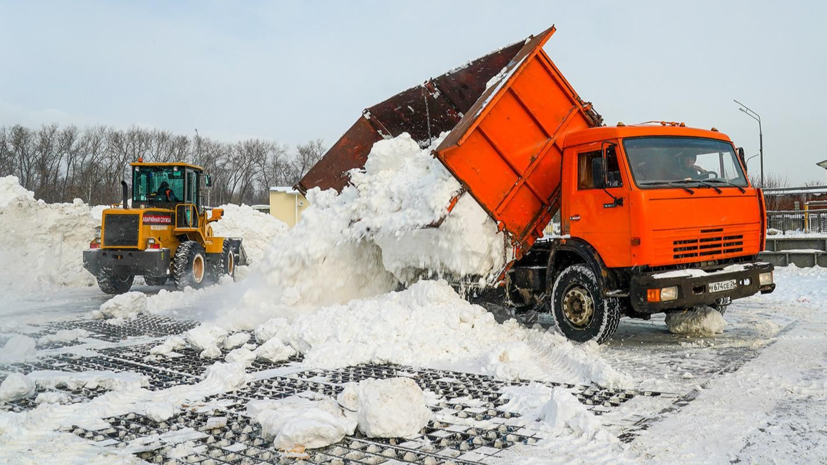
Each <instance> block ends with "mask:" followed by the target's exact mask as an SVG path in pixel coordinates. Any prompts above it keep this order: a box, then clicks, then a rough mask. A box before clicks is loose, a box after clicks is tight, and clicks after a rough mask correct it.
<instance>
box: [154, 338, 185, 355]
mask: <svg viewBox="0 0 827 465" xmlns="http://www.w3.org/2000/svg"><path fill="white" fill-rule="evenodd" d="M186 345H187V342H186V341H185V340H184V338H182V337H181V336H169V337H168V338H166V340H164V343H163V344H161V345H159V346H155V347H153V348H151V349H149V353H150V354H152V355H169V354H171V353H174V352H175V351H176V350H178V349H183V348H184V347H186Z"/></svg>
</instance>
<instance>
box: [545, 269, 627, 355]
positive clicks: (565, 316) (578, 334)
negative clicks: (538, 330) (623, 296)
mask: <svg viewBox="0 0 827 465" xmlns="http://www.w3.org/2000/svg"><path fill="white" fill-rule="evenodd" d="M551 307H552V308H551V314H552V316H553V317H554V324H555V325H556V326H557V329H558V330H560V332H561V333H563V335H564V336H566V337H567V338H568V339H570V340H572V341H576V342H587V341H597V343H598V344H603V343H604V342H606V341H608V340H609V339H611V337H612V336H613V335H614V333H615V331H617V325H618V323H619V322H620V305H619V302H616V301H615V299H606V298H604V297H603V296H602V295H601V294H600V287H599V286H598V284H597V278H595V275H594V271H592V270H591V268H589V267H588V266H586V265H582V264H577V265H572V266H570V267H568V268H566V269H565V270H563V272H562V273H560V276H558V277H557V280H556V281H555V282H554V287H553V289H552V291H551Z"/></svg>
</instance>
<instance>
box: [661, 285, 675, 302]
mask: <svg viewBox="0 0 827 465" xmlns="http://www.w3.org/2000/svg"><path fill="white" fill-rule="evenodd" d="M677 298H678V286H672V287H664V288H663V289H661V290H660V300H661V302H669V301H670V300H676V299H677Z"/></svg>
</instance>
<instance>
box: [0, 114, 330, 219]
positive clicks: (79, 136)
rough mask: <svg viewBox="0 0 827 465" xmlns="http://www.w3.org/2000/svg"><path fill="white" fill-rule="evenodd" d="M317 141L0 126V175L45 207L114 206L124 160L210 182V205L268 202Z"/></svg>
mask: <svg viewBox="0 0 827 465" xmlns="http://www.w3.org/2000/svg"><path fill="white" fill-rule="evenodd" d="M325 150H326V148H325V147H324V143H323V142H322V140H321V139H316V140H311V141H309V142H307V143H306V144H299V145H297V146H296V147H295V148H292V149H291V147H289V146H287V145H284V144H281V143H279V142H275V141H268V140H262V139H247V140H243V141H238V142H221V141H217V140H213V139H210V138H208V137H201V136H199V135H197V133H196V135H194V136H192V137H190V136H182V135H177V134H173V133H172V132H170V131H164V130H160V129H146V128H141V127H131V128H129V129H126V130H121V129H115V128H112V127H108V126H91V127H86V128H83V129H80V128H78V127H76V126H66V127H60V126H58V125H56V124H52V125H44V126H41V127H40V128H38V129H32V128H27V127H23V126H20V125H15V126H10V127H6V126H2V127H0V177H3V176H8V175H14V176H17V178H18V179H19V180H20V183H21V185H22V186H23V187H25V188H26V189H28V190H30V191H33V192H34V194H35V197H36V198H38V199H43V200H45V201H46V202H50V203H54V202H71V201H72V199H75V198H80V199H82V200H83V201H84V202H86V203H88V204H90V205H102V204H110V203H116V202H118V201H119V200H120V198H121V186H120V182H121V180H122V179H124V180H127V182H128V183H130V184H131V181H130V176H131V174H130V173H131V169H130V167H129V163H130V162H134V161H137V160H138V159H139V158H143V160H144V161H146V162H162V163H165V162H186V163H191V164H194V165H198V166H202V167H204V169H205V172H206V173H208V174H210V175H211V177H212V187H211V188H210V191H209V199H210V203H211V204H212V205H222V204H226V203H236V204H240V203H246V204H257V203H269V188H270V187H272V186H293V185H295V184H296V183H297V182H298V181H299V179H301V178H302V176H304V174H305V173H307V171H308V170H309V169H310V168H311V167H312V166H313V165H314V164H315V163H316V162H317V161H318V160H319V159H320V158H321V157H322V155H324V153H325Z"/></svg>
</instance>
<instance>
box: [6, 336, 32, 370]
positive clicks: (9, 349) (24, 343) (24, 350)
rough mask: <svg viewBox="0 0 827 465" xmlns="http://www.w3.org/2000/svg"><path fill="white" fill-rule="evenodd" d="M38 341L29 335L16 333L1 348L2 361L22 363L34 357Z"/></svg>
mask: <svg viewBox="0 0 827 465" xmlns="http://www.w3.org/2000/svg"><path fill="white" fill-rule="evenodd" d="M36 346H37V342H35V340H34V339H32V338H30V337H29V336H24V335H22V334H15V335H14V336H12V337H11V338H10V339H9V340H8V341H6V344H5V345H4V346H3V349H2V350H0V363H4V364H9V363H20V362H25V361H26V360H29V359H32V358H34V355H35V347H36Z"/></svg>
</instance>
